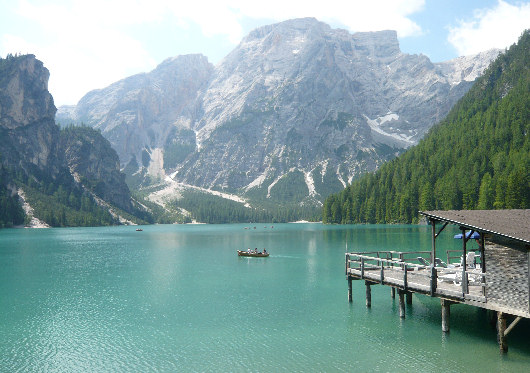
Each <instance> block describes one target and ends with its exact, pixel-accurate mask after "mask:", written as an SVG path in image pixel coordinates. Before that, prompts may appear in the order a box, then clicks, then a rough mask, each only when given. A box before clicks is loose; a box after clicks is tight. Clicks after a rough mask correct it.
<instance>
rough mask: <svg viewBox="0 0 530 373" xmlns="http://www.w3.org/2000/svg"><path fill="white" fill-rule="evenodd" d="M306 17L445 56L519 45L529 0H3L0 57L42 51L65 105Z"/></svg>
mask: <svg viewBox="0 0 530 373" xmlns="http://www.w3.org/2000/svg"><path fill="white" fill-rule="evenodd" d="M299 17H315V18H317V19H318V20H320V21H323V22H326V23H328V24H330V25H331V26H332V27H334V28H338V27H340V28H344V29H347V30H349V31H350V32H352V33H353V32H356V31H378V30H388V29H393V30H397V32H398V38H399V42H400V47H401V50H402V51H403V52H406V53H411V54H412V53H415V54H419V53H423V54H425V55H427V56H429V57H430V58H431V60H432V61H433V62H439V61H444V60H448V59H451V58H454V57H457V56H461V55H467V54H472V53H477V52H480V51H483V50H487V49H490V48H493V47H497V48H506V47H508V46H509V45H511V44H513V43H515V42H516V41H517V39H518V37H519V36H520V35H521V33H522V31H523V30H524V29H525V28H530V0H525V1H517V0H363V1H357V0H342V1H341V0H325V1H322V0H319V1H313V0H293V1H290V0H260V1H253V0H214V1H208V0H185V1H180V0H0V56H1V57H5V56H6V54H7V53H13V54H15V53H32V54H35V55H36V56H37V58H38V59H40V60H41V61H43V62H44V65H45V66H46V67H47V68H48V69H49V70H50V74H51V76H50V82H49V89H50V92H51V93H52V95H53V96H54V99H55V104H56V105H57V106H60V105H64V104H75V103H77V101H78V100H79V99H80V98H81V97H82V96H83V95H84V94H85V93H87V92H88V91H90V90H92V89H96V88H103V87H105V86H107V85H109V84H111V83H113V82H115V81H117V80H120V79H122V78H124V77H126V76H130V75H133V74H136V73H138V72H146V71H150V70H152V69H153V68H154V67H155V66H156V65H157V64H159V63H160V62H162V61H163V60H164V59H166V58H168V57H173V56H176V55H179V54H188V53H202V54H204V55H206V56H207V57H208V59H209V60H210V62H212V63H214V64H217V63H218V62H220V61H221V60H222V59H223V57H224V56H226V55H227V54H228V53H229V52H230V51H231V50H232V49H233V48H234V47H236V46H237V44H238V43H239V41H240V40H241V38H242V37H244V36H245V35H246V34H247V33H248V32H249V31H251V30H252V29H254V28H256V27H259V26H263V25H266V24H271V23H276V22H280V21H284V20H287V19H291V18H299Z"/></svg>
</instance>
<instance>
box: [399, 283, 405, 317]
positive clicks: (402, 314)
mask: <svg viewBox="0 0 530 373" xmlns="http://www.w3.org/2000/svg"><path fill="white" fill-rule="evenodd" d="M398 295H399V317H401V318H402V319H404V318H405V297H404V295H405V292H404V291H403V290H398Z"/></svg>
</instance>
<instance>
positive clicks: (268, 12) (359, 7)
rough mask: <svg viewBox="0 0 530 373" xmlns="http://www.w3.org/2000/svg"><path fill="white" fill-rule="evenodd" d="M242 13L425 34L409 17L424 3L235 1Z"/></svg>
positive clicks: (352, 28)
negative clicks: (315, 19) (302, 18)
mask: <svg viewBox="0 0 530 373" xmlns="http://www.w3.org/2000/svg"><path fill="white" fill-rule="evenodd" d="M233 4H234V6H235V7H237V8H238V9H239V10H240V12H241V13H242V14H244V15H246V16H249V17H253V18H260V17H261V18H272V19H274V20H277V21H282V20H286V19H290V18H298V17H316V18H317V19H319V20H321V21H327V22H338V23H341V24H343V25H344V26H346V27H347V28H348V29H349V31H352V32H354V31H379V30H389V29H391V30H396V31H397V32H398V34H399V36H400V37H402V36H411V35H417V34H419V33H421V28H420V26H419V25H418V24H416V23H415V22H413V21H412V20H411V19H410V18H409V16H410V15H411V14H413V13H416V12H419V11H421V10H422V9H423V7H424V5H425V1H424V0H370V1H366V0H350V1H344V0H326V1H302V0H297V1H285V0H269V1H266V2H265V1H261V2H252V1H245V0H234V1H233Z"/></svg>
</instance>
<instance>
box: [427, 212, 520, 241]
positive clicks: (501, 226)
mask: <svg viewBox="0 0 530 373" xmlns="http://www.w3.org/2000/svg"><path fill="white" fill-rule="evenodd" d="M420 214H422V215H425V216H426V217H427V218H432V219H435V220H438V221H445V222H449V223H453V224H457V225H460V226H461V227H465V228H469V229H473V230H478V231H479V232H485V233H492V234H495V235H498V236H504V237H508V238H511V239H514V240H517V241H521V242H525V243H530V210H448V211H420Z"/></svg>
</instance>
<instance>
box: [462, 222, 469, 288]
mask: <svg viewBox="0 0 530 373" xmlns="http://www.w3.org/2000/svg"><path fill="white" fill-rule="evenodd" d="M460 230H461V231H462V293H463V295H464V296H465V295H466V294H468V288H467V277H466V270H467V263H466V254H467V253H466V251H467V250H466V243H467V240H466V228H465V227H460ZM470 237H471V236H470Z"/></svg>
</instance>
